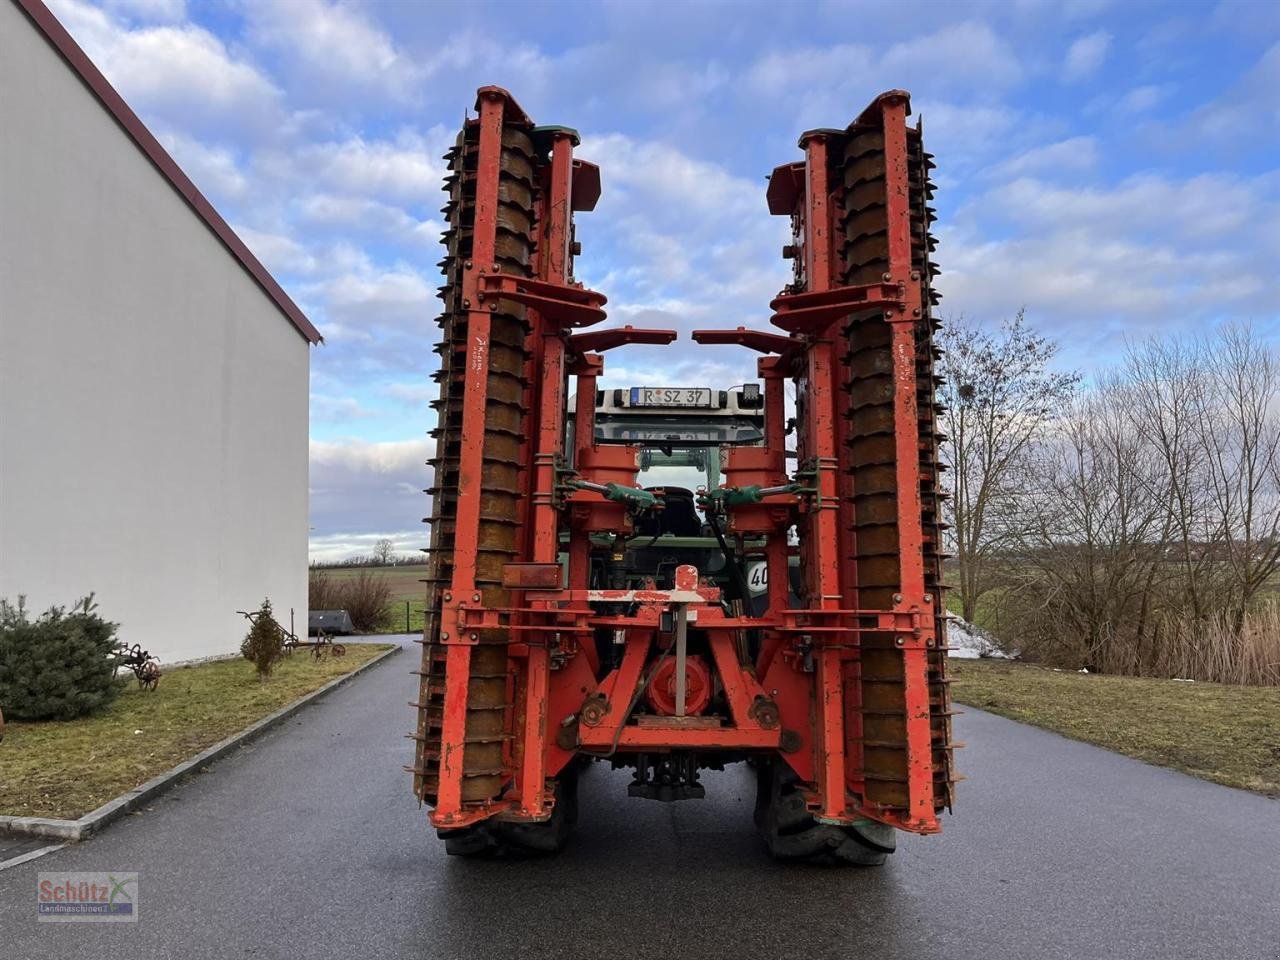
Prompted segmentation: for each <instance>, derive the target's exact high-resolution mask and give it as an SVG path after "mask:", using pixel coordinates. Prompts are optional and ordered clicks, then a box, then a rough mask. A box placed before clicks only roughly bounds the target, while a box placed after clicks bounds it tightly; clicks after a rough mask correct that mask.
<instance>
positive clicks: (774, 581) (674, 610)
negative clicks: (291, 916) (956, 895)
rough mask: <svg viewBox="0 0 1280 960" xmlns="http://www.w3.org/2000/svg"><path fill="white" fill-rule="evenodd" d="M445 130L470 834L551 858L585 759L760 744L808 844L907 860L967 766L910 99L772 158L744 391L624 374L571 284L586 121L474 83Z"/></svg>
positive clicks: (434, 593) (454, 654) (432, 731)
mask: <svg viewBox="0 0 1280 960" xmlns="http://www.w3.org/2000/svg"><path fill="white" fill-rule="evenodd" d="M475 112H476V115H475V116H474V117H471V118H468V119H467V120H466V121H465V122H464V125H463V128H462V130H461V131H460V132H459V134H458V137H457V139H456V141H455V143H454V146H453V147H452V149H450V150H449V152H448V154H447V155H446V160H447V161H448V176H447V177H446V181H445V188H446V191H447V193H448V202H447V204H446V206H445V209H444V213H445V216H446V219H447V229H446V231H445V233H444V237H443V241H442V242H443V244H444V246H445V256H444V259H443V261H442V262H441V269H442V271H443V273H444V278H445V283H444V285H443V286H442V287H441V289H440V296H441V299H442V300H443V304H444V308H443V313H442V315H441V317H440V321H439V324H440V330H441V335H440V339H439V342H438V344H437V346H436V351H437V353H438V354H439V356H440V367H439V370H438V371H437V372H436V374H435V379H436V380H437V382H438V383H439V387H440V396H439V399H438V400H437V401H435V403H434V407H435V412H436V418H437V420H436V426H435V429H434V430H433V432H432V438H433V441H434V451H433V456H432V459H431V461H430V466H431V471H432V479H431V483H430V486H429V489H428V493H429V494H430V497H431V513H430V516H429V517H428V518H427V522H428V523H429V524H430V525H431V541H430V546H429V548H428V561H429V565H428V575H427V584H426V586H427V615H426V621H425V627H424V632H423V636H422V645H423V647H422V660H421V666H420V668H419V670H418V671H417V673H418V676H419V680H420V687H419V695H418V699H417V700H416V701H415V703H414V706H415V707H416V710H417V725H416V727H415V729H414V731H413V733H411V734H410V736H411V738H412V739H413V740H414V743H415V752H414V762H413V765H412V766H411V768H410V770H411V772H412V774H413V783H414V791H415V795H416V796H417V797H418V798H419V800H420V801H422V802H424V803H426V804H427V805H428V806H429V807H430V808H431V812H430V816H429V820H430V823H431V825H432V826H433V827H434V828H435V830H436V831H437V833H438V835H439V836H440V837H441V838H442V839H443V841H444V843H445V847H446V850H447V852H448V853H450V854H454V855H459V856H482V857H493V856H505V855H518V854H530V853H554V852H556V851H558V850H559V849H561V847H562V846H563V845H564V843H565V841H566V840H567V838H568V836H569V835H570V832H571V828H572V826H573V824H574V822H575V820H576V819H577V816H578V802H577V781H578V777H579V775H580V773H581V771H582V770H583V769H584V768H585V767H587V766H588V765H590V764H593V763H609V764H611V765H612V766H613V767H615V768H624V769H626V770H628V771H629V772H630V774H631V779H630V782H629V784H628V786H627V791H628V793H629V794H630V795H631V796H634V797H637V798H644V799H648V800H656V801H667V802H674V801H688V800H696V799H698V798H700V797H702V796H704V795H705V789H706V788H705V786H704V785H703V783H702V782H701V780H700V777H699V773H700V771H702V770H705V769H708V768H711V769H720V768H723V767H724V766H725V765H726V764H730V763H745V764H748V765H749V766H750V767H751V768H752V770H754V772H755V775H756V777H757V782H758V792H757V802H756V808H755V821H756V825H757V827H758V828H759V830H760V832H761V835H762V837H763V839H764V843H765V845H766V847H767V848H768V850H769V851H770V852H771V853H772V854H773V855H774V856H776V857H779V858H783V859H788V860H807V861H822V862H834V863H843V864H854V865H876V864H879V863H883V862H884V860H885V858H886V856H887V855H888V854H889V853H891V852H892V851H893V849H894V847H895V838H896V836H897V834H898V832H899V831H908V832H913V833H919V834H933V833H937V832H939V831H940V829H941V825H940V820H939V817H940V815H941V813H942V812H943V811H945V810H947V809H949V808H950V806H951V804H952V800H953V796H954V790H955V784H956V781H957V780H958V779H959V777H958V775H957V774H956V773H955V770H954V761H953V750H954V746H955V745H954V744H953V742H952V737H951V717H952V710H951V703H950V696H949V693H948V688H947V679H946V646H945V630H944V627H945V621H944V617H945V611H944V606H943V584H942V582H941V560H942V555H941V546H942V525H941V501H942V497H943V494H942V492H941V491H940V489H939V472H940V469H941V468H940V466H939V463H938V454H937V448H938V443H939V441H940V440H941V439H942V437H941V436H940V434H939V432H938V429H937V420H938V414H939V408H938V406H937V404H936V403H935V399H934V391H935V379H934V372H933V367H934V362H935V360H936V358H937V352H936V350H935V348H934V346H933V338H934V331H935V329H936V327H937V323H936V321H935V320H934V308H935V306H936V304H937V296H936V294H935V293H934V292H933V289H932V278H933V276H934V273H935V270H936V268H935V266H934V264H933V263H932V262H931V260H930V253H931V251H932V249H933V246H934V244H933V240H932V237H931V234H930V230H929V228H930V224H931V222H932V219H933V210H932V208H931V207H930V206H929V200H930V198H931V196H932V193H933V183H932V182H931V180H930V179H929V171H930V170H931V169H932V167H933V162H932V158H931V156H930V155H929V154H927V153H926V152H925V151H924V148H923V137H922V130H921V127H920V125H919V123H918V122H917V123H915V124H914V125H913V124H910V123H909V122H908V117H909V115H910V112H911V109H910V97H909V95H908V94H907V93H906V92H904V91H900V90H892V91H889V92H887V93H884V94H881V95H880V96H879V97H877V98H876V99H875V100H874V101H872V103H871V104H870V105H869V106H868V107H867V108H866V109H865V110H864V111H862V112H861V113H860V114H859V115H858V116H857V117H856V118H855V119H854V120H853V122H852V123H850V124H848V125H847V126H845V127H842V128H832V129H818V130H810V131H807V132H805V133H804V134H802V135H801V137H800V140H799V147H800V150H801V153H802V156H801V158H800V159H797V160H795V161H793V162H789V163H785V164H782V165H780V166H778V167H777V168H776V169H774V170H773V172H772V174H771V176H770V177H769V183H768V188H767V190H766V194H765V200H766V203H767V207H768V210H769V212H770V213H771V214H773V215H777V216H784V217H787V218H788V219H789V223H790V226H791V242H790V243H788V244H787V245H786V246H785V247H784V249H783V251H782V253H783V256H784V258H786V259H788V260H790V262H791V270H790V272H791V277H790V282H789V283H787V285H786V286H785V287H784V288H783V289H782V290H781V291H780V293H779V294H778V296H777V297H776V298H775V299H774V300H773V301H772V302H771V303H770V305H769V306H770V311H771V313H770V316H769V320H768V322H767V323H764V322H761V323H758V324H754V325H752V326H737V327H732V328H725V329H708V330H696V331H693V333H692V339H693V340H694V341H695V342H697V343H700V344H720V345H724V344H733V345H737V346H739V347H741V348H743V349H745V350H747V351H750V352H752V353H754V354H755V355H756V377H757V378H756V379H755V380H754V381H751V382H748V383H745V384H742V385H739V386H734V387H731V388H727V389H725V388H720V387H715V386H711V385H696V386H631V387H623V388H615V387H609V386H607V385H604V384H602V377H603V375H604V369H605V366H604V365H605V358H604V354H605V353H607V352H608V351H609V350H611V349H614V348H617V347H622V346H625V345H627V344H651V345H653V344H661V345H665V344H671V343H673V342H675V340H676V339H677V332H676V331H674V330H664V329H648V328H638V327H633V326H621V327H607V326H606V327H601V326H600V324H601V323H602V322H603V321H604V320H605V318H606V313H605V309H604V307H605V304H606V299H605V297H604V295H603V294H601V293H599V292H597V291H594V290H591V289H588V288H586V287H584V286H583V285H582V284H581V283H580V282H578V281H577V280H575V278H574V262H575V258H576V257H578V256H579V255H580V254H581V249H580V244H579V243H578V242H577V240H576V238H575V232H574V217H575V215H577V214H581V213H586V212H588V211H590V210H592V209H593V208H594V207H595V205H596V202H597V200H598V198H599V196H600V192H601V177H600V171H599V169H598V168H597V167H596V166H595V165H593V164H591V163H589V162H587V161H585V160H582V159H580V158H578V157H576V156H575V155H574V150H575V148H576V147H577V146H578V145H579V137H578V134H577V133H576V132H575V131H574V130H573V129H572V128H569V127H560V126H540V125H537V124H535V123H534V122H533V121H532V120H531V119H530V118H529V116H528V115H527V114H526V113H525V112H524V110H523V109H522V108H521V107H520V106H519V104H518V103H517V102H516V100H515V99H514V98H513V97H512V96H511V94H510V93H508V92H507V91H506V90H503V89H501V88H499V87H483V88H481V89H480V90H479V91H478V94H477V101H476V111H475Z"/></svg>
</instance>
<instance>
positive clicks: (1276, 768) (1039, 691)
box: [948, 660, 1280, 796]
mask: <svg viewBox="0 0 1280 960" xmlns="http://www.w3.org/2000/svg"><path fill="white" fill-rule="evenodd" d="M948 669H949V672H950V675H951V677H952V686H951V692H952V694H953V695H954V697H955V699H956V700H957V701H959V702H960V703H967V704H970V705H972V706H975V707H980V708H981V709H983V710H989V711H991V712H992V713H998V714H1000V715H1001V716H1003V717H1008V718H1010V719H1011V720H1019V721H1021V722H1023V723H1031V724H1035V725H1036V726H1038V727H1044V728H1046V729H1048V730H1053V731H1056V732H1057V733H1061V734H1063V735H1065V736H1068V737H1074V738H1075V739H1077V740H1084V741H1086V742H1088V743H1094V744H1097V745H1098V746H1100V747H1106V748H1107V749H1109V750H1115V751H1116V752H1118V753H1123V754H1126V755H1127V756H1130V757H1136V758H1137V759H1139V760H1145V761H1146V762H1148V763H1155V764H1159V765H1160V766H1165V767H1173V768H1174V769H1176V770H1181V771H1183V772H1184V773H1190V774H1192V775H1194V776H1197V777H1203V778H1204V779H1206V780H1213V781H1214V782H1216V783H1222V784H1226V785H1227V786H1229V787H1241V788H1243V789H1245V790H1253V791H1256V792H1258V793H1264V794H1269V795H1271V796H1280V687H1241V686H1227V685H1225V684H1219V683H1200V682H1196V683H1180V682H1178V681H1176V680H1147V679H1143V678H1139V677H1113V676H1104V675H1100V674H1081V673H1071V672H1065V671H1064V672H1058V671H1054V670H1049V669H1047V668H1045V667H1037V666H1033V665H1031V664H1024V663H1011V662H1009V661H1000V660H952V661H951V662H950V663H949V664H948Z"/></svg>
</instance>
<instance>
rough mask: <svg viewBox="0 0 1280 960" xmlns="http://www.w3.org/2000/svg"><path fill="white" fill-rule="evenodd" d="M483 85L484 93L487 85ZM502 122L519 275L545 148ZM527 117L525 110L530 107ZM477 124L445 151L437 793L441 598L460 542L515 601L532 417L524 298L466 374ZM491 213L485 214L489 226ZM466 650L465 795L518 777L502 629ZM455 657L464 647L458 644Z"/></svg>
mask: <svg viewBox="0 0 1280 960" xmlns="http://www.w3.org/2000/svg"><path fill="white" fill-rule="evenodd" d="M482 95H483V94H482ZM516 116H517V121H516V123H510V122H508V123H506V124H504V125H503V127H502V131H501V150H500V154H499V156H498V157H497V158H496V171H487V172H489V173H494V172H496V177H492V176H491V180H496V182H494V183H490V184H489V186H490V187H491V188H492V189H493V191H494V193H495V194H496V199H497V208H496V210H492V209H491V210H488V211H486V213H487V214H488V218H487V219H488V223H487V229H488V231H489V233H488V237H489V242H490V244H491V251H490V253H491V255H490V256H488V257H486V259H487V260H489V261H491V262H490V264H489V265H490V267H496V269H497V270H498V272H499V273H502V274H511V275H515V276H518V277H527V276H529V275H530V264H531V262H532V260H533V257H534V253H535V251H534V244H533V238H532V236H531V231H532V229H533V225H534V206H535V200H536V197H537V181H536V153H535V150H534V147H533V142H532V140H531V138H530V136H529V134H528V132H527V130H526V129H523V126H525V125H527V122H526V124H521V123H520V122H519V120H518V117H519V116H522V113H517V115H516ZM526 121H527V118H526ZM479 154H480V123H479V121H468V122H467V124H466V125H465V126H464V128H463V130H462V132H461V133H460V134H459V135H458V138H457V140H456V141H455V145H454V147H453V149H452V150H450V151H449V153H448V154H447V156H446V159H447V160H448V161H449V176H448V178H447V179H446V187H447V189H448V191H449V202H448V204H447V206H446V207H445V210H444V212H445V218H446V221H447V223H448V229H447V230H446V232H445V234H444V237H443V239H442V242H443V243H444V245H445V249H446V254H445V258H444V260H443V262H442V264H441V266H442V269H443V272H444V274H445V278H446V283H445V286H444V287H442V288H441V291H440V297H441V300H442V301H443V303H444V311H443V313H442V314H441V317H440V319H439V325H440V327H441V341H440V345H439V347H437V352H438V353H440V356H441V365H440V371H439V373H438V374H437V375H436V379H437V380H438V381H439V383H440V399H439V400H437V401H436V402H435V403H434V404H433V407H434V408H435V410H436V412H437V418H438V419H437V426H436V428H435V429H434V430H433V431H432V434H431V435H432V437H433V439H434V440H435V454H434V456H433V457H432V458H431V460H430V461H429V462H430V465H431V467H432V476H433V479H432V484H431V487H430V489H429V491H428V492H429V493H430V494H431V497H432V512H431V517H430V518H429V522H430V523H431V527H432V530H431V546H430V550H429V555H428V572H427V578H426V579H427V584H426V585H427V604H426V607H427V614H426V617H425V626H424V632H423V639H424V644H423V651H422V666H421V671H420V673H421V688H420V691H419V697H418V704H419V708H418V714H419V715H418V724H417V729H416V730H415V733H414V738H415V740H416V743H417V751H416V756H415V762H414V769H415V778H414V789H415V793H416V794H417V795H418V796H419V797H420V798H421V799H423V800H426V801H427V802H428V803H432V804H434V803H436V802H437V801H438V799H439V797H438V793H439V786H440V764H441V760H442V757H443V753H444V751H443V746H444V743H443V741H444V727H445V692H446V673H447V671H446V664H447V663H448V660H449V656H450V648H449V645H447V644H446V643H442V642H440V641H441V640H442V639H446V638H442V637H441V633H442V632H443V631H442V628H441V622H442V621H441V613H442V605H443V604H444V603H445V602H446V599H447V598H448V599H451V598H449V593H450V588H451V586H452V584H453V580H454V575H455V572H456V566H457V559H458V556H457V552H458V550H459V549H461V550H463V551H466V556H467V558H468V560H469V565H470V566H471V568H472V570H473V571H474V575H473V578H472V579H473V582H474V586H476V587H478V588H480V589H481V590H483V595H484V597H485V600H486V601H487V602H490V603H493V604H496V605H502V604H505V603H506V602H507V601H508V600H509V596H508V593H507V590H506V588H505V587H504V585H503V570H504V568H505V567H506V565H507V564H508V563H510V562H512V561H514V560H516V559H517V558H518V540H519V523H520V514H519V497H520V486H519V483H520V471H521V469H522V466H523V441H524V427H525V416H526V413H527V410H526V408H525V393H524V391H525V370H524V367H525V362H526V359H527V357H528V347H527V343H526V334H527V320H526V316H525V307H524V306H522V305H520V304H517V303H513V302H512V301H510V300H505V299H498V300H494V301H493V302H492V307H493V308H494V309H492V310H490V311H489V312H488V313H489V315H488V318H487V319H488V328H489V329H488V336H487V337H486V338H485V340H486V341H487V343H486V346H487V350H486V353H485V357H484V361H483V363H484V366H483V369H482V370H480V371H478V372H477V373H476V374H473V375H472V377H471V378H470V380H469V378H468V371H467V361H468V356H469V353H470V349H469V348H470V346H471V331H470V330H469V324H470V320H471V313H470V307H471V306H472V304H471V302H470V298H469V297H467V296H466V295H465V293H464V286H465V279H466V274H467V271H468V270H469V269H471V268H473V267H474V261H473V257H474V255H475V254H476V253H478V251H476V250H475V249H474V247H475V237H476V232H477V229H478V227H477V222H476V220H477V186H478V178H479V176H480V170H479V159H480V157H479ZM485 228H486V224H484V223H482V224H480V225H479V229H481V230H484V229H485ZM477 375H478V376H479V377H480V378H482V379H483V381H484V387H485V397H484V398H483V401H482V403H483V406H482V410H481V413H482V418H483V431H482V439H481V443H480V448H481V457H480V463H479V465H478V466H479V479H480V488H479V490H477V491H474V492H470V491H468V493H469V495H470V496H471V497H472V499H473V501H474V503H475V505H476V506H477V507H478V511H477V517H476V521H475V527H474V528H473V529H472V530H470V531H468V532H467V533H466V534H465V539H463V541H462V542H461V543H460V542H459V539H460V531H459V530H458V527H457V521H458V507H459V502H460V500H461V499H462V497H463V496H464V491H463V490H462V457H463V435H464V430H463V419H464V407H465V404H466V402H467V399H468V390H467V387H468V383H469V382H474V380H475V379H476V376H477ZM477 640H478V643H477V644H476V646H475V647H474V648H472V649H471V650H470V651H469V652H468V653H467V654H465V656H466V657H467V666H466V668H465V675H466V676H467V677H469V680H468V681H467V683H466V685H465V689H466V694H467V696H466V700H467V709H466V714H465V721H464V733H463V737H462V741H463V744H464V745H463V747H462V750H461V752H462V755H463V761H462V784H461V790H460V797H459V799H460V800H461V801H463V802H470V801H477V800H485V799H490V798H493V797H496V796H497V795H498V793H499V792H500V790H501V789H502V786H503V784H504V783H505V782H506V780H507V779H508V778H509V776H510V772H511V771H510V769H509V766H508V757H507V745H508V742H509V740H510V737H511V735H510V733H509V732H508V727H509V724H508V723H507V715H508V712H509V711H510V709H511V706H512V704H511V701H510V697H509V690H508V663H507V650H506V644H507V640H508V635H507V633H506V632H505V631H501V630H484V631H480V632H479V633H478V635H477ZM455 659H459V660H460V659H461V656H460V655H458V654H455Z"/></svg>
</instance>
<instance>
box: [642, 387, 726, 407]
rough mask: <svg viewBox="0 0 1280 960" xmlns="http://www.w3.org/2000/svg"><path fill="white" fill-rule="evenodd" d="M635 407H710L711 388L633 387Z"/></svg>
mask: <svg viewBox="0 0 1280 960" xmlns="http://www.w3.org/2000/svg"><path fill="white" fill-rule="evenodd" d="M631 406H633V407H710V406H711V388H710V387H632V388H631Z"/></svg>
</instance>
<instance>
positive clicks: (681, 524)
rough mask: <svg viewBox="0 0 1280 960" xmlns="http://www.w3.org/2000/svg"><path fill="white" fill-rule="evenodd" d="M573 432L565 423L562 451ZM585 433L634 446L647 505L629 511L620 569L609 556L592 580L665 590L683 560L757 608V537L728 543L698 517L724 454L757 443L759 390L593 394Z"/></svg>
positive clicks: (761, 433)
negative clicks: (591, 420) (652, 500)
mask: <svg viewBox="0 0 1280 960" xmlns="http://www.w3.org/2000/svg"><path fill="white" fill-rule="evenodd" d="M569 406H570V409H573V408H574V407H575V403H574V402H573V401H571V402H570V404H569ZM574 428H575V424H574V423H573V421H572V418H571V420H570V424H569V431H570V434H569V437H568V443H567V448H568V449H570V450H572V449H574V443H573V430H574ZM593 436H594V441H595V444H596V445H598V446H615V447H630V448H638V452H637V464H636V465H637V467H638V470H639V473H638V475H637V480H636V482H637V485H638V486H639V487H640V488H641V489H642V490H644V491H646V492H648V493H651V494H653V495H654V497H655V499H656V502H655V504H654V505H653V507H652V508H651V509H637V510H635V511H634V512H633V517H632V524H633V534H632V536H630V537H628V538H626V539H625V543H624V545H623V546H624V551H623V553H622V560H621V563H618V562H616V559H617V557H618V551H616V550H615V551H613V552H612V553H611V554H609V555H608V556H610V558H611V559H610V560H603V559H602V560H601V561H600V562H599V563H597V564H596V565H595V568H594V569H593V571H592V580H593V581H594V582H595V583H596V584H597V585H598V586H601V587H604V586H608V587H614V588H619V589H622V588H634V587H639V586H643V585H644V584H645V583H646V582H652V583H653V584H654V585H655V586H657V587H659V588H669V587H670V586H671V583H672V581H673V578H674V575H675V570H676V568H677V567H679V566H681V565H683V564H690V565H693V566H695V567H697V569H698V570H699V572H700V573H701V574H702V575H703V576H704V577H707V578H710V579H711V580H713V581H714V582H716V583H717V584H718V585H720V586H721V587H722V590H723V595H724V596H725V597H727V598H735V599H742V600H743V601H744V603H745V606H746V607H748V608H754V607H757V606H760V607H761V608H763V603H764V600H765V594H766V591H767V589H768V578H767V574H766V564H765V562H764V560H763V556H762V553H761V551H762V550H763V545H764V539H763V537H760V536H755V535H749V536H747V537H736V538H735V537H734V534H733V533H732V532H729V531H726V530H724V529H723V528H722V526H721V523H720V522H718V521H717V519H716V517H715V516H708V515H707V511H706V509H705V504H704V497H703V493H704V492H705V491H711V490H715V489H717V488H718V487H720V485H721V481H722V463H723V462H724V458H725V453H726V451H727V450H729V449H731V448H734V447H747V446H752V447H762V446H763V445H764V443H765V403H764V394H763V392H762V391H761V389H760V385H759V384H758V383H747V384H743V385H741V386H738V387H733V388H730V389H726V390H719V389H714V388H711V387H622V388H611V389H604V390H597V391H596V403H595V422H594V425H593ZM726 534H727V536H728V538H729V540H733V541H734V544H733V545H732V546H730V544H729V542H728V540H726ZM606 542H607V541H606V540H605V539H603V538H602V539H601V545H604V544H605V543H606ZM735 567H736V568H737V569H736V570H735V569H734V568H735ZM744 593H745V594H746V596H743V594H744Z"/></svg>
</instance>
